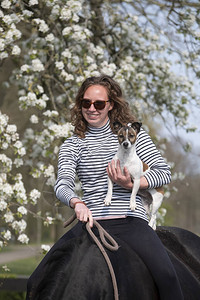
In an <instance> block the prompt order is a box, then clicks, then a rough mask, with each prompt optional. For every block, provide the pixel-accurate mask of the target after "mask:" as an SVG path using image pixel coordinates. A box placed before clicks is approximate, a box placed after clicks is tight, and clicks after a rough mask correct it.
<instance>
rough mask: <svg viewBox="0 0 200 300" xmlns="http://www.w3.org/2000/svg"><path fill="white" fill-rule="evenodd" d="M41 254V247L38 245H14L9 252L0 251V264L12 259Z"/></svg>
mask: <svg viewBox="0 0 200 300" xmlns="http://www.w3.org/2000/svg"><path fill="white" fill-rule="evenodd" d="M40 254H41V248H40V247H38V246H13V249H12V248H11V249H9V251H7V252H0V264H5V263H8V262H11V261H15V260H20V259H24V258H29V257H32V256H38V255H40Z"/></svg>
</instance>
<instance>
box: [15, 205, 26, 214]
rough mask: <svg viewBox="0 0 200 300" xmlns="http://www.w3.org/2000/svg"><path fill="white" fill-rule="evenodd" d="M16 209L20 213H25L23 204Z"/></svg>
mask: <svg viewBox="0 0 200 300" xmlns="http://www.w3.org/2000/svg"><path fill="white" fill-rule="evenodd" d="M17 211H18V212H19V213H20V214H22V215H27V209H26V208H25V207H24V206H20V207H18V209H17Z"/></svg>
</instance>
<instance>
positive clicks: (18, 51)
mask: <svg viewBox="0 0 200 300" xmlns="http://www.w3.org/2000/svg"><path fill="white" fill-rule="evenodd" d="M20 53H21V49H20V48H19V47H18V46H17V45H15V46H14V47H13V49H12V55H20Z"/></svg>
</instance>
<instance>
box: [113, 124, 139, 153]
mask: <svg viewBox="0 0 200 300" xmlns="http://www.w3.org/2000/svg"><path fill="white" fill-rule="evenodd" d="M141 126H142V123H140V122H134V123H128V124H127V125H124V126H123V125H122V124H121V123H119V122H115V123H114V124H113V127H114V130H115V132H116V133H117V135H118V141H119V144H120V145H121V146H122V147H123V148H124V149H129V148H130V147H131V146H132V145H133V144H135V141H136V137H137V134H138V133H139V131H140V128H141Z"/></svg>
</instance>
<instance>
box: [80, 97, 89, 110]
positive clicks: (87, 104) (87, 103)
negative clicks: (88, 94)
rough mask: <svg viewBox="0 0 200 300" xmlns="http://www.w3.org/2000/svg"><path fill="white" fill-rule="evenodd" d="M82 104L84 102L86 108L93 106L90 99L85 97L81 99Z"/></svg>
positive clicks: (83, 105)
mask: <svg viewBox="0 0 200 300" xmlns="http://www.w3.org/2000/svg"><path fill="white" fill-rule="evenodd" d="M81 104H82V107H84V108H90V106H91V102H90V100H85V99H83V100H82V101H81Z"/></svg>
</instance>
